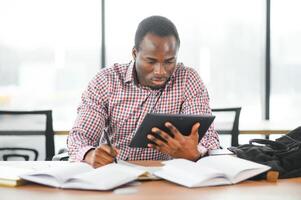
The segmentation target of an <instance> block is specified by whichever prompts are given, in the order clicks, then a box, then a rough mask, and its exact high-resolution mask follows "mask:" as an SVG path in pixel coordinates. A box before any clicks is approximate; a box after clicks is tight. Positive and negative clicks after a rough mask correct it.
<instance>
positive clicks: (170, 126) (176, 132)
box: [165, 122, 184, 141]
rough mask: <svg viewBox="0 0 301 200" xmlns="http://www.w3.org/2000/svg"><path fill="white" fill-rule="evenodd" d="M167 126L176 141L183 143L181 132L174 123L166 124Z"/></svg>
mask: <svg viewBox="0 0 301 200" xmlns="http://www.w3.org/2000/svg"><path fill="white" fill-rule="evenodd" d="M165 126H166V127H167V128H168V129H169V130H170V131H171V133H172V134H173V136H174V138H175V139H176V140H178V141H181V140H183V139H184V137H183V135H182V134H181V132H180V131H179V130H178V129H177V128H176V127H175V126H174V125H173V124H172V123H170V122H166V123H165Z"/></svg>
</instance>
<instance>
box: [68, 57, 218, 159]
mask: <svg viewBox="0 0 301 200" xmlns="http://www.w3.org/2000/svg"><path fill="white" fill-rule="evenodd" d="M148 112H157V113H174V114H176V113H181V114H197V115H199V114H211V109H210V107H209V97H208V92H207V89H206V87H205V85H204V84H203V82H202V80H201V78H200V77H199V75H198V74H197V72H196V71H195V70H193V69H192V68H187V67H184V66H183V64H182V63H179V64H177V66H176V68H175V70H174V72H173V74H172V75H171V77H170V79H169V80H168V82H167V83H166V86H165V88H164V90H163V91H162V90H160V89H159V90H152V89H150V88H148V87H144V86H141V85H140V84H139V83H137V81H136V75H135V67H134V64H133V62H131V63H129V64H124V65H120V64H115V65H114V66H113V67H110V68H105V69H102V70H101V71H100V72H99V73H98V74H97V75H96V77H95V78H94V79H93V80H92V81H91V82H90V83H89V85H88V88H87V89H86V90H85V92H84V93H83V95H82V102H81V104H80V106H79V108H78V116H77V119H76V121H75V124H74V127H73V128H72V130H71V131H70V134H69V136H68V149H69V155H70V159H71V160H77V161H82V160H83V158H84V156H85V154H86V153H87V151H88V150H90V149H91V148H95V147H97V146H98V145H99V144H101V143H106V140H105V137H104V136H103V134H102V133H103V131H106V132H107V133H108V135H109V137H110V140H111V142H112V145H114V146H116V147H117V148H118V149H120V154H119V155H118V158H119V159H122V160H167V159H171V157H170V156H169V155H166V154H164V153H161V152H159V151H158V150H155V149H152V148H131V147H129V144H130V142H131V139H132V138H133V136H134V135H135V131H136V130H137V128H138V127H139V125H140V124H141V122H142V120H143V119H144V117H145V115H146V114H147V113H148ZM218 147H219V139H218V135H217V132H216V131H215V130H214V128H213V125H211V127H210V128H209V130H208V131H207V133H206V135H205V136H204V137H203V138H202V140H201V141H200V144H199V146H198V148H199V150H200V152H201V153H202V152H203V153H204V151H206V150H208V149H216V148H218Z"/></svg>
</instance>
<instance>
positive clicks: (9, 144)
mask: <svg viewBox="0 0 301 200" xmlns="http://www.w3.org/2000/svg"><path fill="white" fill-rule="evenodd" d="M54 152H55V151H54V133H53V126H52V111H51V110H39V111H3V110H0V160H51V159H52V157H53V155H54Z"/></svg>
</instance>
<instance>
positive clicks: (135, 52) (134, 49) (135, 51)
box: [132, 47, 137, 60]
mask: <svg viewBox="0 0 301 200" xmlns="http://www.w3.org/2000/svg"><path fill="white" fill-rule="evenodd" d="M132 56H133V60H136V57H137V49H136V48H135V47H133V49H132Z"/></svg>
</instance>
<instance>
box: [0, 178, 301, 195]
mask: <svg viewBox="0 0 301 200" xmlns="http://www.w3.org/2000/svg"><path fill="white" fill-rule="evenodd" d="M132 188H135V189H137V192H136V193H134V194H114V192H112V191H107V192H101V191H80V190H62V189H56V188H50V187H45V186H40V185H33V184H32V185H24V186H19V187H16V188H9V187H7V188H5V187H0V199H1V200H23V199H24V200H25V199H29V200H44V199H45V200H49V199H51V200H69V199H70V200H80V199H87V200H93V199H95V200H96V199H97V200H101V199H106V200H110V199H123V200H127V199H128V200H135V199H137V200H138V199H139V200H148V199H158V200H164V199H173V200H177V199H179V200H194V199H201V200H209V199H214V200H216V199H223V200H227V199H229V200H236V199H246V200H248V199H250V200H261V199H262V200H269V199H271V200H278V199H279V200H284V199H285V200H286V199H287V200H300V199H301V178H294V179H286V180H278V182H277V183H269V182H266V181H245V182H243V183H240V184H236V185H231V186H217V187H204V188H195V189H189V188H185V187H181V186H178V185H175V184H173V183H169V182H166V181H163V180H162V181H161V180H160V181H144V182H142V183H141V184H140V185H137V186H132Z"/></svg>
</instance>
